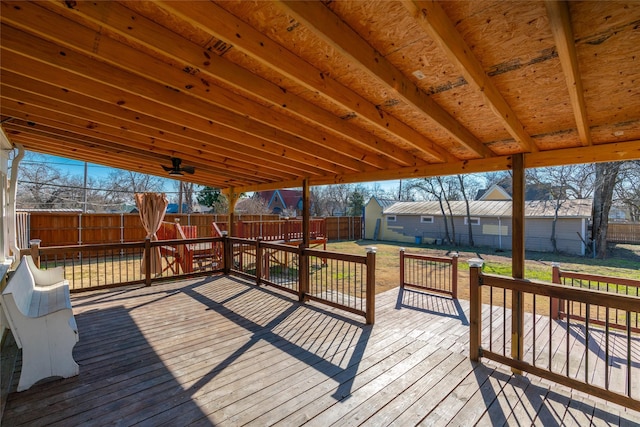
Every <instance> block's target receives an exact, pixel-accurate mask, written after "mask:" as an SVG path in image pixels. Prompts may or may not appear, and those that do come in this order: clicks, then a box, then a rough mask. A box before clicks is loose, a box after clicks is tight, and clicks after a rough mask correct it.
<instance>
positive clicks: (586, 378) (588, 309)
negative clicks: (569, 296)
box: [584, 303, 597, 384]
mask: <svg viewBox="0 0 640 427" xmlns="http://www.w3.org/2000/svg"><path fill="white" fill-rule="evenodd" d="M585 307H586V308H585V310H586V318H585V321H584V348H585V354H584V382H585V383H586V384H589V315H590V312H591V307H590V304H589V303H586V304H585ZM596 308H597V307H596Z"/></svg>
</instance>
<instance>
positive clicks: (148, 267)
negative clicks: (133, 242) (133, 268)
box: [144, 237, 151, 286]
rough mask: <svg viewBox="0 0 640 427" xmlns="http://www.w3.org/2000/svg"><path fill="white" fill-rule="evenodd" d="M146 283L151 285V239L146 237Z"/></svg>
mask: <svg viewBox="0 0 640 427" xmlns="http://www.w3.org/2000/svg"><path fill="white" fill-rule="evenodd" d="M144 285H145V286H151V239H150V238H149V237H147V238H146V239H144Z"/></svg>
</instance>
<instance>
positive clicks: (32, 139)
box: [11, 133, 242, 188]
mask: <svg viewBox="0 0 640 427" xmlns="http://www.w3.org/2000/svg"><path fill="white" fill-rule="evenodd" d="M11 139H12V141H13V142H14V143H18V144H22V145H23V146H24V147H25V149H26V150H29V151H33V152H37V153H42V154H49V155H52V156H60V152H61V150H65V156H64V157H65V158H69V159H73V160H79V161H86V162H90V163H94V164H98V165H104V164H105V163H104V156H102V155H101V153H100V151H99V150H97V149H95V148H88V147H86V146H77V147H75V146H74V147H72V149H71V150H69V147H67V146H64V145H65V144H66V143H65V142H62V141H59V140H56V139H49V138H46V137H38V136H35V135H29V134H26V133H23V134H19V135H13V136H12V137H11ZM66 145H68V144H66ZM169 165H170V163H169V164H167V166H169ZM107 166H109V167H113V168H117V169H123V170H129V171H133V172H138V173H144V174H146V175H153V176H158V177H161V178H167V179H180V180H183V181H187V182H192V183H195V184H199V185H206V186H210V187H214V188H227V187H230V186H237V185H239V184H240V185H242V181H238V180H236V179H234V178H225V177H222V176H220V175H218V174H212V173H208V172H203V171H200V170H196V173H195V174H194V175H184V176H182V177H176V178H174V177H171V178H168V177H167V174H166V172H164V171H163V173H160V172H158V169H157V168H154V169H152V168H150V167H149V165H148V164H145V163H143V162H141V161H140V160H133V161H132V160H130V159H127V160H124V159H123V160H120V161H117V160H114V161H111V162H110V163H109V164H108V165H107Z"/></svg>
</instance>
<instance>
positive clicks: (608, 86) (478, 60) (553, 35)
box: [0, 0, 640, 192]
mask: <svg viewBox="0 0 640 427" xmlns="http://www.w3.org/2000/svg"><path fill="white" fill-rule="evenodd" d="M1 7H2V10H1V13H0V19H1V22H2V28H1V31H0V38H1V39H0V40H1V48H2V50H1V57H0V67H1V72H2V90H1V91H0V122H1V123H2V128H3V130H4V131H5V132H6V134H7V136H8V138H9V139H10V141H11V142H12V143H14V144H17V143H19V144H22V145H23V146H24V147H26V148H27V149H28V150H32V151H36V152H41V153H49V154H55V155H59V156H63V157H68V158H73V159H79V160H85V161H91V162H95V163H98V164H103V165H107V166H113V167H119V168H124V169H128V170H135V171H138V172H143V173H149V174H154V175H161V176H166V172H165V171H164V170H163V169H162V168H161V165H170V164H171V158H173V157H178V158H181V159H183V163H182V164H183V165H186V166H195V171H196V172H195V174H194V175H188V176H185V177H182V178H181V179H185V180H189V181H192V182H196V183H199V184H204V185H210V186H213V187H220V188H228V187H234V188H235V189H236V190H237V191H238V192H243V191H259V190H268V189H274V188H287V187H294V186H301V182H302V180H303V179H307V180H308V182H309V183H310V184H311V185H321V184H332V183H344V182H363V181H375V180H383V179H398V178H408V177H423V176H435V175H446V174H455V173H467V172H480V171H495V170H506V169H510V168H511V165H512V157H511V156H512V155H514V154H517V153H526V154H525V165H526V166H527V167H539V166H550V165H559V164H571V163H589V162H594V161H610V160H625V159H637V158H640V85H639V84H638V82H639V81H640V67H638V64H637V62H638V60H637V59H638V58H639V57H640V31H638V29H637V23H638V22H640V2H636V1H606V2H594V1H575V2H553V1H551V2H539V1H504V0H467V1H464V0H463V1H443V2H425V1H420V0H415V1H408V2H400V1H377V2H363V1H357V0H346V1H332V2H319V1H313V2H302V1H282V2H261V1H256V2H248V1H207V2H204V1H193V2H189V1H184V2H141V1H124V2H116V1H109V2H88V1H86V2H85V1H78V2H75V1H74V2H71V1H67V2H22V1H2V3H1Z"/></svg>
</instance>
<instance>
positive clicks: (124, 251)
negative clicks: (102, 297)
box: [21, 237, 224, 292]
mask: <svg viewBox="0 0 640 427" xmlns="http://www.w3.org/2000/svg"><path fill="white" fill-rule="evenodd" d="M223 244H224V240H223V239H222V238H211V237H208V238H200V239H188V240H182V239H177V240H176V239H174V240H161V241H153V242H152V241H150V240H146V241H143V242H133V243H112V244H101V245H73V246H48V247H40V245H39V243H38V241H35V242H33V244H32V246H31V248H29V249H24V250H21V255H32V256H33V258H34V260H35V261H36V263H37V264H38V265H39V266H40V267H41V268H44V269H47V268H53V267H58V266H62V267H64V269H65V278H66V279H67V280H68V281H69V289H70V291H71V292H81V291H87V290H96V289H102V288H111V287H118V286H125V285H134V284H141V283H142V284H146V285H150V284H151V283H152V282H157V281H161V280H170V279H174V278H180V277H191V276H195V275H207V274H212V273H215V272H220V271H222V270H223V268H224V260H223V259H222V245H223ZM152 251H157V252H158V253H159V254H160V259H161V265H160V268H159V272H158V273H155V274H147V272H148V271H149V272H150V271H151V263H149V262H143V259H144V260H145V261H148V260H150V259H151V258H152V257H151V253H152ZM143 255H144V256H143Z"/></svg>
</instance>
